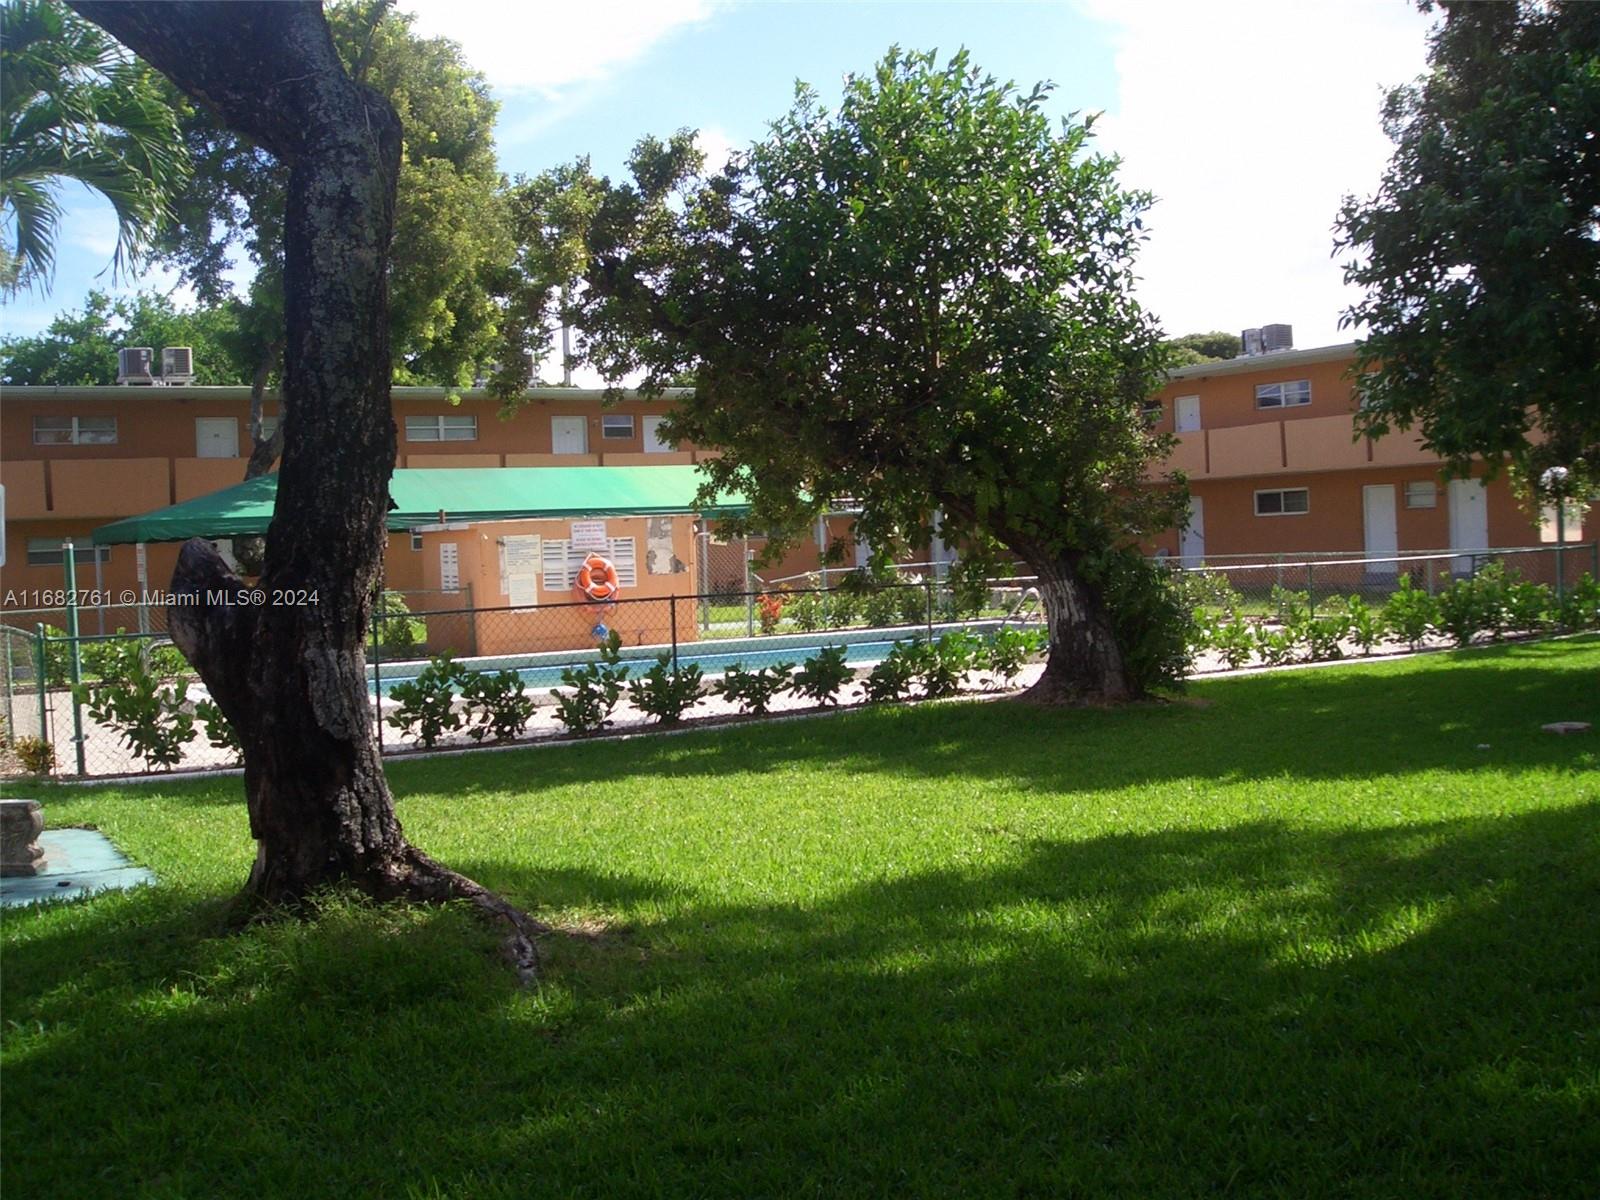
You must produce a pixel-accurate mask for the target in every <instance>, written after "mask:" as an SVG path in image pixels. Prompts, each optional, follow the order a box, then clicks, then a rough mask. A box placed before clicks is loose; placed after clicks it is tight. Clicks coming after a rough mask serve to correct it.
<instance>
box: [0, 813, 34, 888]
mask: <svg viewBox="0 0 1600 1200" xmlns="http://www.w3.org/2000/svg"><path fill="white" fill-rule="evenodd" d="M43 832H44V811H43V810H42V809H41V808H40V807H39V802H38V801H37V800H0V875H37V874H38V873H39V872H40V870H41V869H43V867H44V862H43V859H44V851H43V850H41V849H39V847H38V845H37V844H36V843H37V842H38V839H39V835H40V834H41V833H43Z"/></svg>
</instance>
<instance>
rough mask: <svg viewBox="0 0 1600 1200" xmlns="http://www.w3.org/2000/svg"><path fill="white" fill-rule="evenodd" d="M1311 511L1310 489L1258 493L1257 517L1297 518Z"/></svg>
mask: <svg viewBox="0 0 1600 1200" xmlns="http://www.w3.org/2000/svg"><path fill="white" fill-rule="evenodd" d="M1310 511H1311V490H1310V489H1309V488H1277V489H1275V490H1273V491H1270V492H1257V493H1256V516H1258V517H1297V516H1299V515H1300V514H1301V513H1308V512H1310Z"/></svg>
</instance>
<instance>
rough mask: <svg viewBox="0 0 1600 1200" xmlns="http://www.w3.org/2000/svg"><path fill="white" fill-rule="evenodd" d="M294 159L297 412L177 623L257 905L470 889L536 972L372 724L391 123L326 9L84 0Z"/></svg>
mask: <svg viewBox="0 0 1600 1200" xmlns="http://www.w3.org/2000/svg"><path fill="white" fill-rule="evenodd" d="M73 7H74V8H75V9H77V10H78V11H79V12H81V13H82V14H83V15H84V16H86V17H88V18H89V19H90V20H92V21H95V22H96V23H97V24H99V25H101V26H103V27H104V28H105V29H106V30H108V31H109V32H110V33H112V34H113V35H115V36H116V37H117V38H119V39H120V40H121V41H123V42H124V43H126V44H127V45H128V46H130V47H132V48H133V49H134V50H135V51H136V52H137V53H139V54H140V55H142V56H143V57H144V58H145V59H146V60H147V61H148V62H150V63H151V64H152V65H154V66H155V67H156V68H157V69H158V70H160V71H162V72H163V73H164V74H165V75H166V76H167V77H168V78H169V79H171V80H172V81H173V83H175V84H176V85H177V86H178V87H180V88H182V89H183V90H184V91H185V92H186V93H188V94H189V95H190V96H191V97H193V98H194V99H195V100H196V101H197V102H199V103H202V104H205V105H208V106H209V107H210V108H212V109H213V110H215V111H216V112H217V113H218V114H219V116H220V117H221V118H222V119H223V121H224V122H226V123H227V124H228V125H229V126H230V127H231V128H234V129H236V130H239V131H240V132H242V133H245V134H248V135H249V136H251V137H253V138H255V139H256V140H257V141H258V142H259V143H260V144H261V145H263V146H265V147H267V149H269V150H270V151H272V152H273V153H274V154H276V155H278V157H279V158H280V159H282V160H283V161H284V162H285V163H286V164H287V165H288V166H289V169H290V181H289V195H288V203H287V212H286V216H285V252H286V262H285V278H284V292H285V308H286V312H285V317H286V321H285V332H286V342H285V351H284V380H283V396H284V409H285V419H284V421H283V422H282V424H281V428H282V431H283V435H284V438H283V456H282V465H281V467H280V468H279V472H278V493H277V505H276V507H275V509H274V512H273V520H272V525H271V527H270V529H269V532H268V546H267V554H266V560H265V563H264V567H263V571H262V575H261V578H260V581H259V584H258V585H257V586H256V587H255V588H251V587H250V586H248V585H247V584H246V583H245V582H244V581H243V580H241V579H240V578H239V577H238V576H236V575H235V574H234V573H233V572H232V571H230V570H229V569H228V568H227V566H226V565H225V564H224V563H223V562H222V560H221V558H220V557H219V556H218V555H217V553H216V552H215V551H214V550H213V549H212V548H211V547H210V545H209V544H207V543H206V542H203V541H200V540H198V539H197V540H194V541H190V542H189V543H188V544H187V545H185V546H184V548H183V551H182V553H181V555H180V556H179V559H178V567H177V570H176V572H175V574H174V576H173V592H174V593H175V596H176V600H177V602H176V603H174V604H173V606H172V607H171V608H169V610H168V617H169V624H170V628H171V631H172V636H173V640H174V641H175V642H177V644H178V646H179V647H180V648H181V649H182V650H183V651H184V653H185V654H186V655H187V656H188V658H189V660H190V662H191V663H193V665H194V666H195V668H196V670H198V671H199V673H200V677H201V678H202V679H203V680H204V681H205V684H206V686H207V687H208V688H209V689H210V691H211V694H212V696H213V697H214V698H215V700H216V702H217V703H218V705H219V706H220V707H221V708H222V710H223V712H224V713H225V714H226V715H227V717H228V719H229V720H230V721H231V722H232V723H233V726H234V728H235V729H236V730H237V731H238V733H239V736H240V740H241V741H242V743H243V748H244V763H245V791H246V796H247V799H248V802H249V810H250V828H251V832H252V834H253V835H254V836H255V839H256V845H257V855H256V863H255V866H254V868H253V869H252V871H251V873H250V878H249V881H248V882H247V884H246V888H245V895H246V898H247V899H248V900H249V901H250V903H251V904H252V905H254V906H282V905H289V906H292V905H294V904H296V903H297V902H299V901H300V900H301V899H302V898H303V897H305V895H306V894H307V893H308V892H309V891H311V890H312V889H315V888H318V887H321V886H324V885H327V884H330V883H335V882H339V881H350V882H352V883H354V884H355V885H356V886H358V887H360V888H361V889H363V890H364V891H366V892H368V893H370V894H372V895H373V896H376V897H378V898H380V899H413V900H422V901H430V902H437V901H445V900H466V901H469V902H471V903H472V904H475V905H476V906H477V907H478V908H480V909H481V910H482V911H483V912H485V913H486V914H488V915H489V916H491V917H493V918H494V919H495V920H497V921H499V922H502V923H503V924H504V927H505V929H506V942H505V947H506V952H507V954H508V957H509V958H510V959H511V961H512V963H513V965H514V966H515V967H516V968H517V970H518V971H519V972H520V973H521V974H522V975H523V976H524V978H529V977H531V975H532V973H533V971H534V970H535V968H536V966H537V953H536V950H535V946H534V941H533V938H534V936H535V934H536V933H538V932H539V931H540V930H541V928H542V927H541V926H539V925H538V924H537V923H536V922H534V921H532V920H531V919H530V918H529V917H527V916H526V915H525V914H524V913H522V912H521V911H519V910H518V909H516V908H515V907H513V906H512V905H510V904H508V903H507V902H506V901H504V900H503V899H501V898H500V897H498V896H496V895H494V894H493V893H492V892H489V891H488V890H486V889H485V888H483V887H481V886H479V885H478V884H476V883H474V882H473V881H472V880H470V879H467V878H465V877H463V876H461V875H459V874H457V873H456V872H454V871H451V870H448V869H447V868H445V867H443V866H441V865H439V864H438V863H436V862H434V861H433V860H432V859H430V858H429V857H428V856H427V855H425V854H423V853H421V852H420V851H418V850H417V849H415V848H414V847H412V846H411V845H410V844H409V843H407V841H406V840H405V837H404V835H403V833H402V832H401V828H400V823H399V821H398V819H397V818H396V816H395V812H394V803H393V800H392V798H391V796H390V794H389V788H388V784H387V782H386V780H385V779H384V774H383V766H382V762H381V761H380V759H379V755H378V750H377V746H376V743H375V741H374V738H373V733H372V721H371V715H370V708H369V697H368V692H367V680H366V662H365V651H364V640H365V633H366V628H367V620H368V617H369V615H370V604H371V593H372V588H373V584H374V582H375V581H376V579H377V577H378V573H379V571H380V569H381V565H382V556H383V549H384V545H385V540H386V531H385V521H384V518H385V513H386V510H387V506H388V498H389V478H390V473H391V472H392V470H393V467H394V456H395V429H394V418H393V415H392V412H391V410H390V402H389V378H390V355H389V334H388V283H387V273H388V257H389V241H390V237H391V235H392V231H393V225H394V193H395V181H396V178H397V175H398V170H399V160H400V122H399V119H398V117H396V115H395V113H394V110H393V108H391V107H390V105H389V104H388V103H387V101H385V100H384V99H383V98H382V97H381V96H379V95H378V94H377V93H375V92H373V91H372V90H370V89H368V88H365V87H362V86H360V85H358V84H356V83H354V82H352V81H351V79H350V78H349V77H348V76H347V75H346V73H345V71H344V68H343V66H342V65H341V64H340V62H339V58H338V55H337V54H336V52H335V50H334V46H333V41H332V38H331V37H330V36H329V33H328V27H327V25H326V23H325V21H324V20H323V17H322V11H321V7H320V5H318V4H315V3H305V2H302V0H294V2H286V0H285V2H266V3H262V2H255V0H251V2H240V3H230V4H219V3H205V2H198V3H197V2H193V0H184V2H166V3H162V2H155V3H128V2H123V0H74V2H73Z"/></svg>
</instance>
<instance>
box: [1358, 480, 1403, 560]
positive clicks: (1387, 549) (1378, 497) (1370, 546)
mask: <svg viewBox="0 0 1600 1200" xmlns="http://www.w3.org/2000/svg"><path fill="white" fill-rule="evenodd" d="M1361 528H1362V532H1363V535H1364V537H1365V542H1366V550H1367V557H1368V558H1392V557H1393V556H1394V555H1396V554H1398V553H1399V552H1400V526H1399V523H1398V520H1397V517H1396V514H1395V506H1394V484H1392V483H1380V484H1369V485H1368V486H1366V487H1364V488H1362V489H1361Z"/></svg>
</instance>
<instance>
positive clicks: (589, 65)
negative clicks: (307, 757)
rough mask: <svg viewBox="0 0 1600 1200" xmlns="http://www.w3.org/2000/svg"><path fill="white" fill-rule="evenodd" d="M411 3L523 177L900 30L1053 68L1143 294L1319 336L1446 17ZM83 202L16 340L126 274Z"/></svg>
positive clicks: (1160, 3) (746, 133) (1259, 0)
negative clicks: (1144, 236) (1152, 197)
mask: <svg viewBox="0 0 1600 1200" xmlns="http://www.w3.org/2000/svg"><path fill="white" fill-rule="evenodd" d="M399 6H400V7H401V8H402V9H405V10H408V11H411V12H414V13H415V14H416V16H417V21H418V25H419V28H420V29H422V30H423V31H424V32H427V33H434V34H443V35H445V36H449V37H452V38H454V39H455V40H457V41H458V42H460V43H461V44H462V46H463V48H464V50H465V52H466V57H467V59H468V61H470V62H471V63H473V65H475V66H476V67H478V68H479V69H480V70H482V71H484V72H485V74H486V75H487V76H488V78H489V80H490V82H491V84H492V86H493V87H494V89H495V92H496V94H497V96H498V97H499V98H500V99H501V101H502V105H503V108H502V112H501V117H500V132H499V146H500V157H501V165H502V168H503V169H504V170H505V171H507V172H508V173H518V172H522V173H534V172H537V171H540V170H543V169H544V168H546V167H549V166H553V165H555V164H557V163H560V162H564V161H568V160H570V159H572V158H574V157H577V156H578V155H581V154H588V155H590V156H591V157H592V158H593V160H594V162H595V165H596V167H597V168H598V169H600V170H602V171H606V172H612V173H615V172H619V171H620V170H621V168H622V164H623V162H624V160H625V158H626V155H627V152H628V150H629V148H630V147H631V146H632V145H633V143H634V142H635V141H636V140H637V139H638V138H639V137H640V136H641V135H643V134H646V133H655V134H666V133H670V132H672V131H673V130H676V129H678V128H682V127H689V128H693V129H698V130H701V131H702V139H703V145H704V147H705V148H706V149H707V151H708V153H709V154H711V155H712V156H713V157H715V156H717V155H719V154H723V153H726V150H727V148H728V147H738V146H741V145H744V144H746V143H748V142H749V141H751V140H753V139H755V138H758V137H760V136H761V134H762V133H763V131H764V130H765V128H766V125H767V123H768V122H769V121H770V120H772V119H773V118H774V117H775V116H777V115H778V114H780V113H781V112H783V111H784V110H785V109H786V108H787V107H788V104H789V102H790V100H791V97H792V94H793V87H794V82H795V80H796V79H797V78H798V79H804V80H806V81H807V82H809V83H811V84H813V85H814V86H816V87H817V88H818V89H819V90H820V91H821V92H822V93H823V95H824V96H825V97H832V96H835V95H837V92H838V88H839V84H840V81H841V79H842V77H843V76H844V75H845V74H846V73H848V72H852V71H858V72H859V71H865V70H867V69H869V68H870V67H871V66H872V64H873V63H874V62H875V61H876V60H877V59H878V58H879V57H881V55H882V54H883V52H884V50H885V49H886V48H887V47H888V46H889V45H891V44H893V43H899V44H900V45H902V46H905V47H908V48H917V49H924V48H935V47H936V48H938V49H940V50H941V51H946V52H948V51H952V50H954V49H956V48H957V47H960V46H965V47H967V48H968V49H969V50H970V51H971V53H972V57H973V60H974V61H975V62H976V63H977V64H978V65H980V66H982V67H983V68H984V69H985V70H987V71H989V72H990V73H992V74H994V75H997V76H999V77H1002V78H1008V79H1013V80H1016V81H1017V82H1019V83H1022V84H1024V85H1030V84H1032V83H1033V82H1034V81H1036V80H1040V79H1049V80H1052V81H1054V83H1055V84H1056V92H1055V94H1054V97H1053V100H1052V104H1053V105H1054V107H1055V109H1056V110H1057V111H1058V112H1059V113H1061V114H1062V115H1065V114H1066V113H1068V112H1071V111H1074V110H1076V111H1081V112H1100V113H1103V114H1105V115H1104V118H1103V120H1102V122H1101V124H1100V126H1099V129H1100V137H1099V139H1098V146H1099V148H1100V149H1102V150H1105V151H1110V152H1115V153H1118V154H1121V155H1122V156H1123V159H1124V168H1123V177H1124V179H1125V180H1126V181H1127V182H1128V183H1129V184H1130V185H1133V186H1138V187H1144V188H1149V189H1150V190H1152V191H1154V192H1155V193H1156V195H1157V197H1158V204H1157V207H1156V208H1155V210H1154V212H1153V213H1152V214H1151V221H1150V224H1151V238H1150V241H1149V243H1148V245H1147V247H1146V249H1145V253H1144V255H1143V257H1142V260H1141V262H1142V271H1141V273H1142V275H1143V283H1142V284H1141V293H1140V294H1141V298H1142V299H1143V300H1144V302H1145V303H1146V305H1148V306H1149V307H1150V308H1152V309H1153V310H1154V311H1155V312H1156V313H1157V314H1158V315H1159V316H1160V317H1161V318H1162V320H1163V322H1164V323H1165V324H1166V326H1167V328H1168V330H1169V331H1170V332H1173V333H1182V332H1190V331H1193V330H1198V329H1211V328H1222V329H1230V330H1237V329H1239V328H1242V327H1244V326H1246V325H1259V324H1263V323H1267V322H1273V321H1286V322H1288V323H1290V324H1293V325H1294V326H1295V336H1296V344H1297V345H1301V346H1314V345H1324V344H1328V343H1331V342H1335V341H1343V340H1348V338H1349V337H1350V336H1351V335H1350V333H1349V332H1347V331H1341V330H1340V329H1339V328H1338V316H1339V310H1340V309H1341V307H1342V306H1343V305H1344V304H1346V303H1348V302H1349V300H1350V299H1351V296H1350V294H1349V293H1348V292H1347V291H1346V289H1345V288H1344V286H1343V284H1342V281H1341V278H1340V270H1339V265H1338V263H1337V262H1336V261H1335V260H1334V259H1333V258H1331V257H1330V251H1331V249H1332V244H1331V236H1330V232H1329V230H1330V226H1331V225H1332V222H1333V219H1334V216H1335V213H1336V211H1337V208H1338V203H1339V198H1340V196H1341V195H1343V194H1345V193H1348V192H1355V193H1367V192H1370V191H1371V190H1372V189H1373V187H1374V186H1375V184H1376V182H1377V178H1378V173H1379V171H1380V170H1381V169H1382V166H1383V164H1384V162H1385V161H1386V159H1387V157H1388V151H1389V145H1388V142H1387V141H1386V140H1385V139H1384V137H1383V134H1382V131H1381V129H1380V127H1379V123H1378V106H1379V102H1380V99H1381V88H1382V86H1384V85H1387V84H1393V83H1396V82H1400V81H1402V80H1405V79H1409V78H1411V77H1413V76H1415V75H1416V74H1417V73H1418V72H1420V71H1421V69H1422V67H1423V65H1424V59H1425V50H1426V46H1425V36H1424V35H1425V33H1426V30H1427V28H1428V19H1427V18H1426V17H1424V16H1422V15H1420V14H1418V13H1417V12H1416V11H1415V10H1414V9H1413V8H1412V7H1411V6H1410V5H1409V4H1408V3H1405V2H1404V0H1337V2H1334V0H1328V2H1312V0H1209V2H1207V3H1189V2H1187V0H1062V2H1054V3H1045V2H1038V3H938V4H934V3H910V2H907V3H856V4H847V3H738V2H733V0H655V2H653V3H652V2H641V0H587V2H585V3H582V4H577V5H572V4H562V5H555V4H543V3H524V4H517V3H510V2H507V0H399ZM66 200H67V202H68V215H67V219H66V222H65V224H64V227H63V229H62V236H61V244H60V247H59V255H58V266H57V272H56V279H55V285H54V288H53V291H52V292H51V293H50V294H49V295H48V296H39V295H33V296H24V297H19V298H18V299H17V300H15V301H13V302H11V303H10V304H9V305H8V306H7V309H6V311H5V313H4V314H3V328H4V330H5V331H6V332H12V333H26V332H32V331H35V330H37V329H39V328H42V327H43V326H44V324H45V323H47V322H48V320H49V318H50V316H51V315H52V314H53V313H55V312H56V311H58V310H59V309H62V308H67V307H77V306H79V305H80V304H81V303H82V299H83V296H84V294H85V292H86V291H87V290H88V289H89V288H90V287H95V286H99V287H106V286H108V284H109V282H110V278H109V275H99V273H100V272H101V271H102V270H103V268H104V267H105V266H106V264H107V263H108V262H109V259H110V249H111V245H112V243H113V241H114V230H115V226H114V223H113V222H112V221H111V219H110V212H109V209H107V208H106V207H105V206H104V205H103V204H102V203H100V202H98V201H97V200H96V199H94V198H93V197H91V196H88V195H86V194H82V193H81V192H80V193H79V194H76V195H68V196H67V197H66ZM97 275H99V277H98V278H97ZM141 282H142V283H143V285H144V286H151V285H155V286H171V280H170V279H163V278H162V277H160V276H159V275H157V276H153V277H151V278H148V279H146V280H144V281H141Z"/></svg>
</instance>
